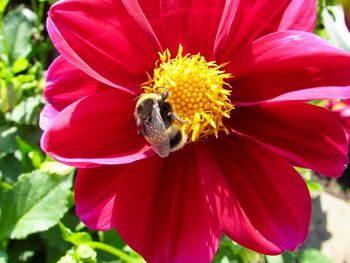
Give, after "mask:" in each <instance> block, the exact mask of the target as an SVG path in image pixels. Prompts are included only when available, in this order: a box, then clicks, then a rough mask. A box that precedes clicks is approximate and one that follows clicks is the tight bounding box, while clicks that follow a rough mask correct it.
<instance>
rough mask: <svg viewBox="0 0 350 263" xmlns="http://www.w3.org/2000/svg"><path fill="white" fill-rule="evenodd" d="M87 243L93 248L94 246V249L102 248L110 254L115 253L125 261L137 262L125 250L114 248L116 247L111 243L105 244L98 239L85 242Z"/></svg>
mask: <svg viewBox="0 0 350 263" xmlns="http://www.w3.org/2000/svg"><path fill="white" fill-rule="evenodd" d="M85 245H87V246H89V247H91V248H94V249H100V250H103V251H105V252H108V253H109V254H112V255H115V256H117V257H118V258H120V259H122V260H123V261H125V262H128V263H135V260H134V259H133V258H132V257H130V256H129V255H127V254H126V253H124V252H123V251H121V250H119V249H117V248H114V247H112V246H110V245H107V244H104V243H101V242H96V241H90V242H87V243H85Z"/></svg>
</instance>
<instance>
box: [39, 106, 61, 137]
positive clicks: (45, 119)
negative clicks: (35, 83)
mask: <svg viewBox="0 0 350 263" xmlns="http://www.w3.org/2000/svg"><path fill="white" fill-rule="evenodd" d="M58 113H59V111H57V110H56V109H55V108H54V107H52V105H50V104H46V105H45V106H44V108H43V109H42V110H41V112H40V120H39V126H40V128H41V129H42V130H44V131H45V130H46V129H47V128H49V127H50V125H51V123H52V122H53V120H54V118H55V117H56V116H57V115H58Z"/></svg>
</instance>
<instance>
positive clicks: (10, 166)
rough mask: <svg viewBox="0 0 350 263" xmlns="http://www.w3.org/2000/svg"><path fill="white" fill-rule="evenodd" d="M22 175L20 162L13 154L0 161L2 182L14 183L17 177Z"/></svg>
mask: <svg viewBox="0 0 350 263" xmlns="http://www.w3.org/2000/svg"><path fill="white" fill-rule="evenodd" d="M22 173H23V169H22V166H21V163H20V161H18V159H17V158H15V156H14V155H13V154H9V155H7V156H5V157H3V158H2V159H0V174H1V176H2V179H3V181H5V182H7V183H14V182H15V181H17V177H18V176H19V175H20V174H22Z"/></svg>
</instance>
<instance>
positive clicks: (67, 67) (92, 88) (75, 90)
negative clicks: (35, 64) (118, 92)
mask: <svg viewBox="0 0 350 263" xmlns="http://www.w3.org/2000/svg"><path fill="white" fill-rule="evenodd" d="M108 88H112V87H108V86H106V85H103V84H102V83H101V82H98V81H97V80H95V79H93V78H91V77H90V76H88V75H86V74H85V73H84V72H83V71H81V70H80V69H78V68H76V67H75V66H73V65H72V64H70V63H69V62H67V60H65V59H64V58H63V57H62V56H61V57H58V58H56V59H55V61H54V62H53V63H52V64H51V65H50V67H49V69H48V72H47V77H46V86H45V90H44V95H45V99H46V100H47V101H48V102H49V103H50V104H51V105H52V106H53V107H55V108H56V109H57V110H62V109H64V108H65V107H67V106H68V105H70V104H72V103H73V102H75V101H77V100H79V99H81V98H83V97H85V96H88V95H91V94H93V93H95V92H98V91H102V90H106V89H108Z"/></svg>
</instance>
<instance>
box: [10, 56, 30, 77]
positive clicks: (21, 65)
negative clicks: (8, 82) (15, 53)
mask: <svg viewBox="0 0 350 263" xmlns="http://www.w3.org/2000/svg"><path fill="white" fill-rule="evenodd" d="M28 66H29V61H28V60H27V59H26V58H22V57H21V58H18V59H17V60H16V61H15V63H14V64H13V66H12V71H13V73H14V74H17V73H19V72H21V71H24V70H26V69H27V68H28Z"/></svg>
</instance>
